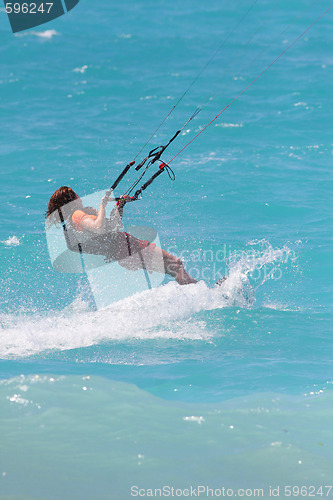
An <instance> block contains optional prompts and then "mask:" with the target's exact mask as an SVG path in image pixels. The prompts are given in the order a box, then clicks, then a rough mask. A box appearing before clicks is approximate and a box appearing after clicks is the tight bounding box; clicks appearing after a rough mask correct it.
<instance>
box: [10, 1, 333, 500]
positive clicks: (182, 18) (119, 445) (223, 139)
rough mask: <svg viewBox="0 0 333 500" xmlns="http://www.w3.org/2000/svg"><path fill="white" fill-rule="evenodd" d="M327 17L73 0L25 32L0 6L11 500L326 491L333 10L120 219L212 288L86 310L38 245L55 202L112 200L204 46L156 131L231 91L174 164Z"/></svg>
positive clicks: (246, 6) (191, 130)
mask: <svg viewBox="0 0 333 500" xmlns="http://www.w3.org/2000/svg"><path fill="white" fill-rule="evenodd" d="M329 7H330V3H329V2H328V1H325V0H317V1H316V2H310V1H308V0H304V1H303V2H297V1H295V0H289V1H288V2H287V1H286V0H280V1H277V2H275V1H272V2H268V1H266V0H259V1H257V2H254V3H251V2H249V1H248V0H244V1H241V0H235V2H226V1H222V0H220V1H218V0H207V1H205V2H198V1H189V0H184V1H182V2H176V1H173V0H169V1H168V2H167V1H164V0H161V1H159V0H158V1H156V2H152V1H150V0H143V1H140V2H135V1H128V0H125V1H124V2H121V3H120V4H118V3H115V2H112V1H106V0H103V1H101V2H88V0H81V1H80V3H79V4H78V6H77V7H76V8H75V9H73V10H72V11H71V12H70V13H69V14H67V15H65V16H63V17H61V18H59V19H58V20H56V21H53V22H52V23H49V24H47V25H44V26H41V27H38V28H35V29H32V30H30V31H26V32H22V33H20V34H17V35H13V34H12V33H11V31H10V26H9V22H8V19H7V17H6V14H5V13H4V11H3V9H2V10H1V12H0V14H1V16H0V32H1V40H2V43H1V46H0V56H1V64H0V92H1V129H0V135H1V141H0V156H1V190H0V198H1V224H0V266H1V281H0V283H1V285H0V286H1V295H0V357H1V361H0V376H1V380H0V499H1V500H4V499H9V498H10V499H15V500H18V499H20V500H22V499H25V500H28V499H29V500H31V499H34V500H37V499H38V500H42V499H43V500H46V499H47V500H53V499H66V500H67V499H84V500H85V499H96V500H101V499H115V500H127V499H129V498H133V496H134V495H135V494H136V493H138V489H135V488H141V489H142V490H141V497H143V495H145V496H147V495H148V494H149V491H148V490H149V489H154V488H163V486H168V487H170V488H171V487H174V488H175V491H176V489H178V490H177V491H178V493H177V496H180V493H182V495H183V496H186V491H185V489H186V488H190V487H191V486H192V487H193V488H197V487H198V486H199V485H201V486H207V487H210V488H212V489H213V490H216V495H215V497H216V498H217V497H218V495H219V491H220V492H221V491H222V488H223V487H225V488H229V490H230V491H231V490H232V494H233V495H234V496H237V495H238V496H240V494H239V488H244V489H247V490H248V491H247V496H254V495H255V492H254V490H255V489H262V491H263V495H262V497H264V498H270V497H271V496H272V494H270V491H271V490H270V488H280V490H279V491H278V493H279V495H280V496H281V497H283V498H284V497H286V496H287V495H288V489H287V490H285V486H294V487H295V488H294V490H292V496H293V497H295V496H303V497H304V496H307V497H309V498H311V497H316V498H323V497H326V495H327V493H329V489H328V488H327V489H325V487H326V486H330V485H332V484H333V472H332V471H333V452H332V449H333V432H332V419H333V409H332V408H333V385H332V384H333V373H332V318H333V309H332V302H333V301H332V298H333V295H332V285H331V282H332V278H333V268H332V243H333V237H332V209H333V202H332V187H333V186H332V182H333V174H332V145H333V144H332V112H333V105H332V79H333V70H332V67H333V66H332V64H333V32H332V29H331V25H332V15H333V11H330V12H329V13H328V14H327V15H326V16H324V17H323V18H322V19H321V20H320V21H319V22H318V23H317V24H315V26H313V28H312V29H311V30H310V31H308V32H307V33H306V34H305V35H304V37H303V38H302V39H301V40H300V41H299V42H298V43H297V44H296V45H294V46H293V47H292V48H291V49H290V50H289V51H287V52H286V54H285V55H284V56H283V57H282V58H281V59H279V60H278V61H277V62H276V64H274V65H273V67H271V68H270V70H269V71H267V72H266V73H265V74H264V75H263V76H262V77H260V78H259V79H258V80H257V81H256V82H255V83H254V84H253V85H252V86H251V87H250V88H249V89H248V91H247V92H245V93H244V94H243V95H241V96H240V97H239V99H237V100H236V101H235V102H234V103H233V104H232V105H231V106H230V107H229V108H228V109H227V110H226V111H225V112H224V113H222V114H221V116H220V117H219V118H218V119H217V120H216V121H215V122H214V123H212V125H210V126H209V127H208V129H207V130H205V131H204V132H203V133H202V134H201V135H200V136H199V137H198V138H197V139H196V140H195V141H193V143H192V144H191V145H190V146H189V147H188V148H187V149H185V150H184V151H183V152H182V153H181V154H180V155H179V156H177V158H176V159H175V160H174V161H173V162H172V167H173V169H174V171H175V173H176V181H175V182H173V183H172V182H171V181H170V180H169V178H168V177H167V175H165V174H163V175H162V176H161V177H159V179H158V180H156V181H155V183H154V184H152V186H151V187H150V188H149V189H147V191H146V192H145V195H144V197H143V199H142V201H140V202H137V203H136V204H131V205H128V206H127V207H126V208H125V211H126V215H125V219H126V222H127V223H132V222H135V223H144V224H148V225H152V226H154V227H155V228H156V229H157V230H158V233H159V236H160V239H161V244H162V246H163V248H165V249H169V250H170V251H172V252H173V253H175V254H177V255H179V256H181V257H182V258H183V260H184V262H185V264H186V267H187V269H188V270H189V271H190V272H191V273H193V275H194V276H195V277H198V279H200V280H201V281H200V283H199V284H198V285H195V286H188V287H180V286H178V285H176V284H175V283H174V282H172V281H165V282H164V285H163V286H162V287H160V288H158V289H155V290H152V291H149V292H144V293H142V294H139V295H137V296H135V297H134V298H128V299H125V300H124V301H123V302H122V303H120V304H112V305H111V306H110V307H108V308H105V309H103V310H99V311H95V310H94V309H93V307H92V304H91V298H90V297H89V293H88V292H87V289H88V287H87V281H86V278H85V276H83V275H65V274H61V273H58V272H56V271H54V270H53V269H52V266H51V263H50V260H49V256H48V252H47V246H46V239H45V231H44V212H45V209H46V205H47V201H48V199H49V197H50V195H51V194H52V193H53V192H54V191H55V190H56V189H57V188H58V187H59V186H61V185H70V186H71V187H73V188H74V189H75V190H76V191H77V192H78V193H79V194H81V195H88V194H90V193H92V192H94V191H99V190H103V189H107V188H108V187H109V186H110V185H111V184H112V182H113V180H114V179H115V177H116V176H117V175H118V173H119V172H120V171H121V169H122V168H123V167H124V166H125V165H126V163H127V162H128V161H131V160H132V159H133V157H134V156H135V155H136V154H137V152H138V151H139V150H140V148H141V146H142V145H143V144H144V143H145V142H146V140H147V139H148V138H149V136H150V135H151V134H152V132H153V131H154V129H155V128H156V127H157V126H158V124H159V123H160V122H161V120H162V119H163V118H164V117H165V116H166V114H167V113H168V112H169V110H170V109H171V108H172V106H174V105H175V104H176V102H177V100H178V99H179V97H180V96H181V95H182V94H183V92H184V91H185V90H186V89H187V88H188V86H189V85H190V84H191V82H193V80H194V79H195V77H196V76H197V75H198V73H199V71H200V70H201V69H202V68H203V67H204V66H205V65H206V63H207V61H209V60H210V58H212V55H213V54H215V57H214V58H213V59H212V60H211V62H210V64H209V65H208V66H207V67H206V69H205V71H204V72H203V73H202V74H201V76H200V78H199V79H198V80H197V81H196V82H195V84H194V85H193V86H192V87H191V89H190V90H189V92H188V94H187V95H186V96H185V97H184V99H183V100H182V101H181V102H180V103H179V105H178V106H177V107H176V109H175V110H174V112H173V113H172V114H171V115H170V117H169V119H168V120H167V121H166V123H165V124H164V125H163V127H161V129H160V130H159V131H158V133H157V135H156V136H155V137H154V138H153V139H152V141H151V144H150V146H151V147H156V146H158V145H160V144H165V142H166V141H168V139H169V138H170V137H171V136H172V135H173V133H174V132H175V131H176V130H177V129H178V128H179V127H180V126H182V125H183V124H184V123H185V121H186V120H187V119H188V118H189V116H190V115H191V114H192V113H193V111H194V110H195V109H196V106H197V105H200V104H202V103H205V102H207V98H208V97H209V96H214V95H216V94H217V95H216V97H215V98H214V99H213V100H211V101H208V104H207V106H205V107H204V109H203V110H202V111H201V112H200V113H199V115H198V116H197V117H196V118H195V119H193V120H192V121H191V122H190V123H189V124H188V125H187V126H186V128H185V129H184V131H183V133H182V135H180V137H179V138H177V140H176V141H175V142H174V143H173V144H172V145H171V146H170V148H169V149H168V150H167V151H166V153H165V156H164V160H166V161H168V160H170V159H171V158H172V157H173V156H174V155H175V154H176V153H177V152H178V151H179V150H180V149H181V148H182V147H183V146H184V145H185V144H186V143H187V142H188V141H190V140H191V139H192V138H193V137H194V136H195V134H196V133H198V132H199V131H200V130H201V128H202V127H203V126H205V125H206V124H207V123H208V122H209V121H210V120H211V119H212V118H214V116H216V114H217V113H218V112H219V111H221V110H222V109H223V108H224V107H225V106H226V105H227V104H228V103H230V102H231V101H232V99H233V98H234V97H235V96H236V95H237V94H239V93H240V92H241V91H242V90H243V89H244V88H245V87H246V86H247V85H248V84H249V83H250V82H251V81H252V80H253V79H254V78H255V77H256V76H258V75H259V74H260V73H261V71H262V70H263V69H265V68H266V67H267V66H268V65H269V64H270V63H271V62H272V61H273V60H274V59H275V58H276V57H277V56H278V55H279V54H280V53H281V52H282V51H283V50H285V49H286V48H287V47H288V45H289V44H291V43H292V42H293V40H295V39H296V38H297V37H298V36H299V35H300V34H301V33H302V32H303V31H304V30H305V29H306V28H307V27H308V26H310V25H311V23H312V22H313V21H314V20H315V19H317V18H318V17H319V16H320V15H321V14H322V13H323V12H324V11H325V10H326V9H328V8H329ZM246 13H247V15H245V14H246ZM219 48H220V50H218V49H219ZM147 150H149V147H148V148H146V150H145V152H146V151H147ZM142 154H144V152H143V153H142ZM133 178H134V174H132V176H131V175H129V177H128V180H127V181H125V180H124V181H123V184H122V185H121V186H123V187H125V186H127V185H128V183H129V181H130V180H131V179H133ZM121 186H120V187H119V194H122V193H121ZM224 274H228V275H229V278H230V279H229V280H228V285H226V288H224V291H223V293H222V292H221V290H216V289H215V290H214V289H210V288H209V287H211V286H212V285H213V283H214V282H215V281H216V280H217V279H218V278H219V277H221V276H223V275H224ZM302 486H304V487H306V488H307V489H303V490H302V495H301V490H297V487H299V488H301V487H302ZM311 486H313V489H310V487H311ZM321 486H322V487H323V490H319V488H320V487H321ZM131 487H135V488H134V489H132V490H131ZM217 490H218V491H217ZM230 491H229V493H230ZM275 491H276V490H275ZM165 492H166V490H165ZM169 492H170V490H169ZM197 493H198V491H197ZM332 494H333V492H332V491H331V492H330V495H331V496H332ZM158 496H159V492H158V491H157V492H156V497H158ZM165 496H166V495H165ZM170 496H171V494H170ZM174 496H176V493H175V492H174ZM220 496H221V493H220ZM200 497H201V498H211V497H212V495H211V493H210V492H209V491H207V490H205V491H203V492H202V493H200Z"/></svg>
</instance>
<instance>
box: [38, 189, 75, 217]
mask: <svg viewBox="0 0 333 500" xmlns="http://www.w3.org/2000/svg"><path fill="white" fill-rule="evenodd" d="M78 198H79V196H78V195H77V194H76V193H75V191H73V189H72V188H70V187H67V186H62V187H60V188H59V189H57V191H56V192H55V193H53V195H52V196H51V198H50V201H49V203H48V207H47V211H46V213H45V217H46V218H49V217H50V219H49V220H50V223H52V222H56V221H59V214H58V210H59V208H61V207H63V206H64V205H67V203H70V202H71V201H74V200H77V199H78ZM52 214H53V217H51V216H52ZM52 218H54V220H53V221H52V220H51V219H52Z"/></svg>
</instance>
